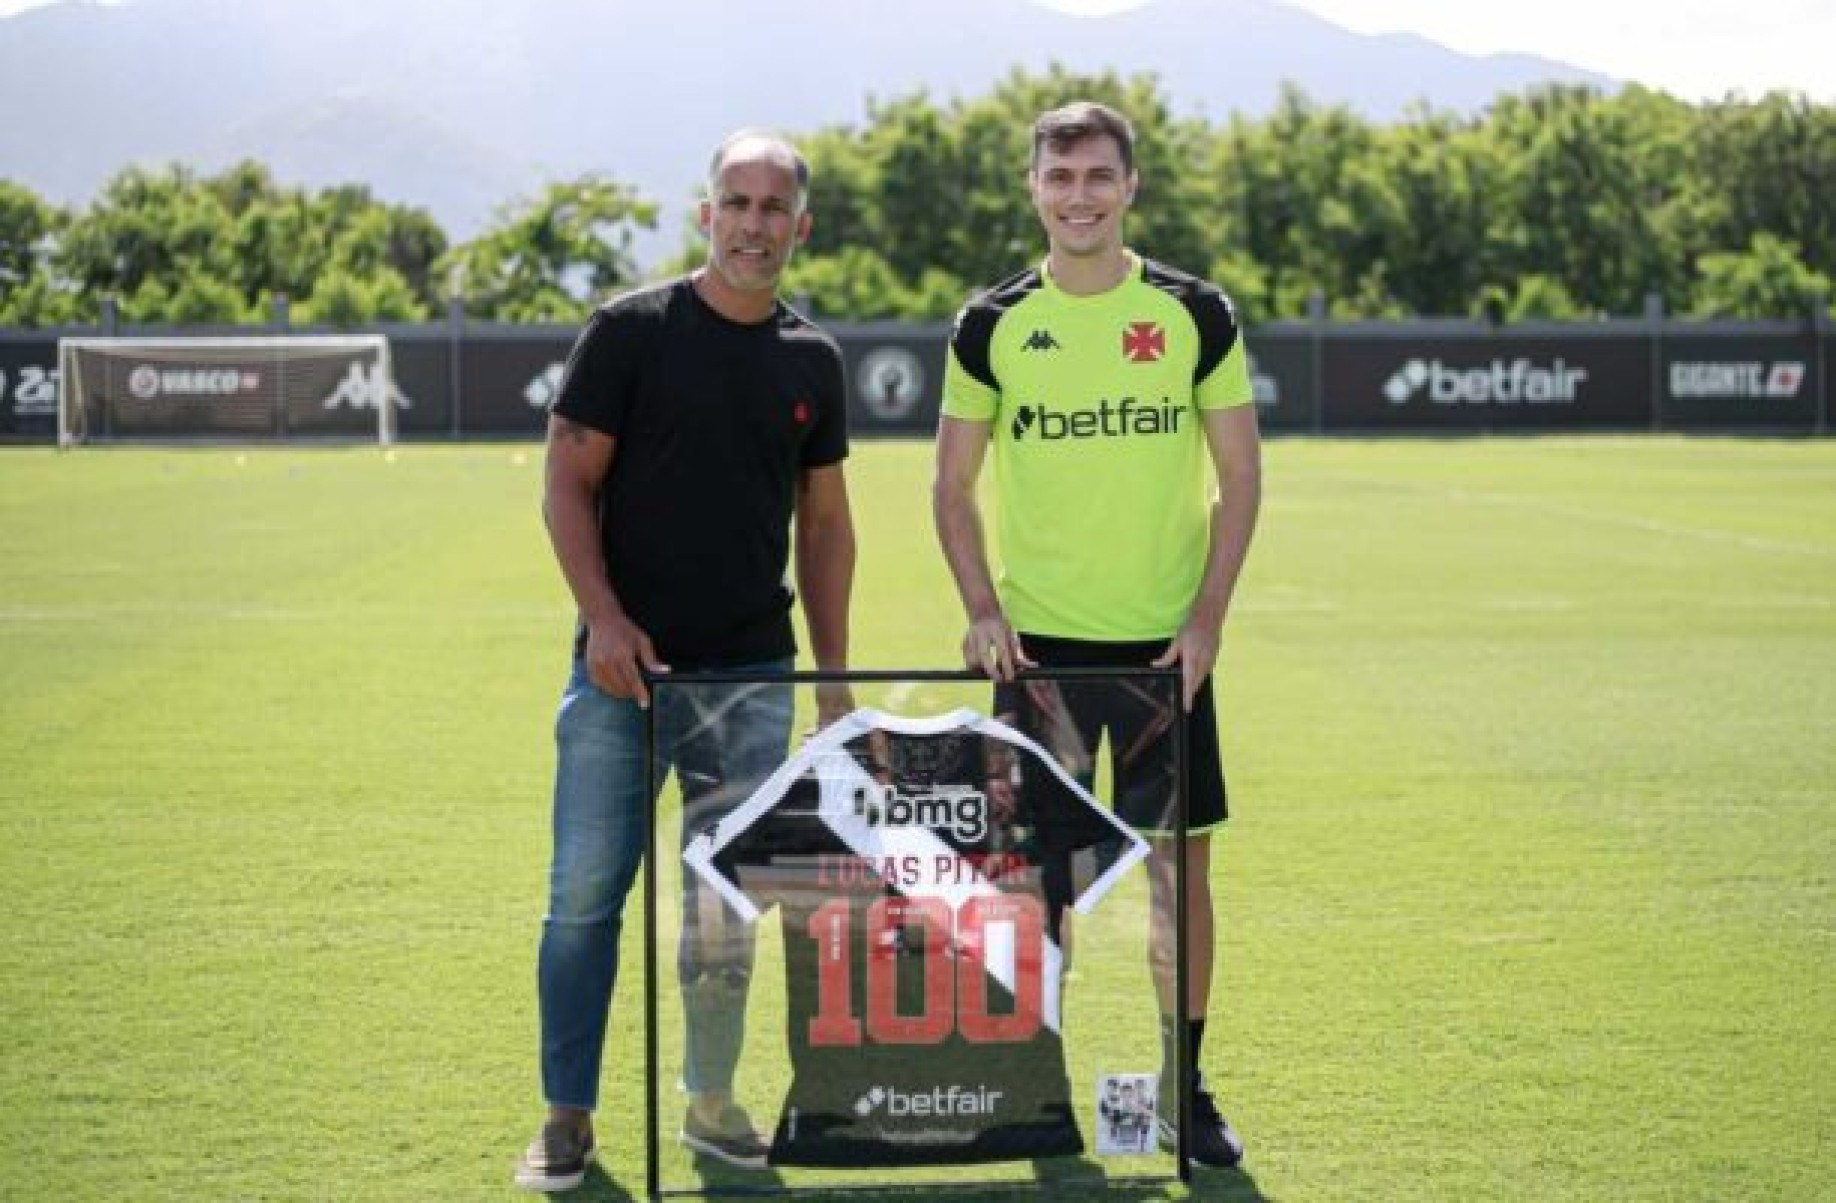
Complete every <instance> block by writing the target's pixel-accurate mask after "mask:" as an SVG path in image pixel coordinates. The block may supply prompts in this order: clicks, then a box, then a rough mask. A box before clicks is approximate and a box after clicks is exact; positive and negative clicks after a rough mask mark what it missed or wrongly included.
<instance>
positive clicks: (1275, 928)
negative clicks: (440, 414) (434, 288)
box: [0, 438, 1836, 1203]
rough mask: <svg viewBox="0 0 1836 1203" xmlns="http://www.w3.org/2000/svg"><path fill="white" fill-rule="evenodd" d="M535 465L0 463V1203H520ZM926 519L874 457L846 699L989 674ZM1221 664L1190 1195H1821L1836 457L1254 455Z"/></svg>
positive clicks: (173, 457)
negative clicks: (1259, 464) (1220, 1107)
mask: <svg viewBox="0 0 1836 1203" xmlns="http://www.w3.org/2000/svg"><path fill="white" fill-rule="evenodd" d="M538 464H539V461H538V452H537V451H536V449H534V448H532V447H527V446H517V447H507V446H483V445H466V446H455V447H444V446H442V447H422V446H410V447H407V448H405V449H403V450H401V451H400V452H399V454H398V455H397V456H396V457H395V459H394V460H393V461H392V462H391V461H385V459H384V458H383V456H382V455H381V454H379V452H378V451H377V450H376V449H374V448H368V449H338V450H326V449H317V450H309V449H296V448H281V449H265V450H248V451H237V450H234V449H223V448H215V449H200V450H153V449H132V450H130V449H106V450H96V451H89V450H85V451H81V452H78V453H75V454H71V455H61V456H60V455H57V454H55V453H53V452H50V451H47V450H26V449H14V450H9V451H6V452H4V453H0V564H3V565H4V568H3V570H0V882H4V887H5V907H4V912H3V917H0V1198H4V1199H8V1200H12V1199H20V1200H28V1199H29V1200H40V1199H46V1200H59V1201H60V1203H75V1201H78V1200H134V1201H137V1203H138V1201H142V1200H162V1199H198V1200H232V1199H233V1200H243V1199H248V1200H254V1199H264V1200H266V1199H272V1200H338V1201H344V1200H435V1199H437V1200H441V1201H443V1203H451V1201H454V1200H461V1199H487V1200H489V1199H497V1200H508V1199H511V1198H514V1197H517V1196H518V1192H515V1191H514V1190H513V1189H512V1188H511V1187H510V1186H509V1170H510V1166H511V1162H512V1160H513V1158H514V1156H515V1154H516V1152H517V1151H518V1149H519V1148H520V1147H521V1145H522V1144H523V1143H524V1142H525V1141H526V1140H527V1139H528V1137H529V1135H530V1134H531V1131H532V1128H533V1125H534V1124H535V1122H536V1120H537V1119H538V1117H539V1099H538V1092H537V1086H536V1080H535V1063H534V1042H535V1014H534V1010H535V1008H534V971H533V950H534V944H535V939H536V935H537V931H538V921H539V917H540V913H541V909H542V894H543V883H544V879H545V873H546V853H547V791H548V775H549V770H550V766H551V750H550V742H549V738H550V737H549V725H550V719H551V712H552V707H553V703H554V699H555V696H556V692H557V690H558V687H559V685H560V682H561V678H562V675H563V672H564V669H565V659H566V653H567V635H568V626H569V621H570V617H569V607H568V604H567V601H566V597H565V593H564V590H563V588H562V586H561V584H560V581H559V578H558V576H557V574H556V573H555V571H554V569H553V567H552V565H551V562H550V559H549V556H548V552H547V550H546V545H545V542H544V539H543V536H542V533H541V528H540V523H539V520H538V517H537V505H536V501H537V488H538V481H539V466H538ZM927 475H928V473H927V452H926V449H925V448H924V447H922V446H918V445H910V444H906V445H899V444H870V445H864V446H862V447H860V448H858V449H857V454H856V457H855V460H854V462H853V469H852V479H853V486H854V494H855V499H856V508H857V514H858V520H859V524H860V527H861V531H862V535H863V553H862V561H861V574H860V579H859V582H858V586H857V590H856V600H857V606H856V623H855V645H856V652H857V654H856V660H857V662H858V663H859V664H861V665H863V666H879V667H944V666H947V665H948V660H949V657H950V654H951V649H952V648H953V647H954V645H955V642H956V638H957V635H958V627H959V619H958V614H957V610H956V607H955V604H954V600H953V596H952V593H951V591H950V588H949V585H948V580H947V577H946V575H945V572H944V570H943V568H942V565H941V562H940V560H939V558H938V556H937V555H936V553H935V551H934V549H933V544H932V540H931V537H930V534H929V519H928V510H929V505H928V490H927ZM1221 663H1222V672H1223V677H1222V685H1221V688H1222V693H1221V702H1222V705H1223V711H1224V726H1225V747H1226V754H1227V757H1228V759H1229V763H1230V766H1231V773H1232V787H1233V808H1234V813H1235V818H1234V819H1233V821H1232V825H1231V830H1230V831H1229V832H1228V834H1227V835H1226V836H1225V837H1224V840H1223V844H1222V846H1221V848H1220V850H1219V853H1218V855H1217V858H1216V859H1217V861H1218V865H1217V886H1218V889H1219V891H1220V898H1221V911H1222V913H1223V915H1224V936H1223V949H1222V967H1221V972H1220V979H1219V1002H1218V1004H1217V1006H1216V1008H1215V1017H1214V1019H1213V1022H1212V1025H1211V1029H1210V1030H1211V1033H1212V1035H1210V1036H1209V1037H1208V1040H1207V1056H1206V1062H1207V1066H1208V1068H1209V1069H1211V1070H1212V1073H1213V1076H1214V1078H1216V1079H1218V1080H1219V1082H1220V1085H1221V1087H1222V1094H1223V1099H1224V1102H1225V1106H1226V1112H1227V1114H1229V1115H1230V1116H1231V1118H1232V1120H1233V1121H1234V1122H1235V1123H1236V1125H1237V1126H1238V1127H1239V1129H1240V1130H1241V1131H1242V1132H1243V1133H1244V1134H1245V1136H1246V1138H1247V1139H1248V1140H1249V1142H1250V1158H1249V1162H1248V1165H1247V1170H1248V1172H1247V1173H1246V1174H1221V1175H1202V1176H1201V1177H1200V1178H1199V1179H1198V1181H1197V1183H1196V1185H1195V1188H1194V1189H1193V1190H1192V1191H1191V1192H1190V1194H1192V1195H1194V1196H1202V1197H1222V1198H1233V1199H1256V1198H1266V1199H1271V1200H1282V1201H1295V1200H1347V1199H1380V1200H1397V1199H1448V1200H1463V1201H1464V1200H1493V1199H1496V1200H1506V1199H1513V1200H1516V1199H1521V1200H1532V1199H1534V1200H1544V1201H1546V1200H1552V1199H1561V1200H1682V1199H1689V1200H1695V1199H1701V1200H1711V1199H1712V1200H1723V1199H1741V1200H1809V1199H1815V1198H1824V1197H1828V1194H1829V1190H1830V1187H1829V1185H1828V1174H1829V1170H1830V1167H1831V1166H1832V1164H1836V821H1833V815H1832V811H1833V809H1836V739H1833V738H1832V733H1833V732H1836V722H1833V721H1832V720H1833V716H1836V442H1772V441H1757V442H1748V441H1736V440H1709V439H1689V440H1684V439H1668V438H1664V439H1658V438H1652V439H1609V438H1597V439H1595V438H1590V439H1524V440H1470V441H1466V440H1458V441H1405V440H1394V441H1387V440H1386V441H1375V442H1358V441H1278V442H1274V443H1272V444H1271V445H1270V447H1269V449H1268V452H1267V481H1266V505H1265V510H1264V517H1263V525H1262V531H1261V535H1260V537H1259V540H1258V544H1257V547H1256V549H1255V552H1254V554H1253V555H1252V558H1251V564H1250V568H1249V570H1248V572H1247V574H1246V577H1245V580H1244V583H1243V587H1242V590H1241V594H1240V599H1239V604H1238V606H1237V609H1236V612H1235V614H1234V615H1233V617H1232V620H1231V623H1230V628H1229V631H1228V634H1227V637H1226V641H1225V648H1224V653H1223V659H1222V662H1221ZM639 964H640V962H639V960H638V959H637V958H636V957H635V956H633V957H631V958H629V959H628V960H627V970H626V976H625V978H624V980H623V982H622V983H621V986H620V1006H619V1008H618V1011H617V1013H616V1014H615V1018H614V1032H613V1035H612V1038H611V1043H612V1047H613V1049H614V1055H613V1062H612V1065H611V1066H610V1067H609V1071H608V1083H607V1094H608V1096H609V1097H615V1098H617V1097H622V1098H635V1097H637V1094H638V1088H639V1081H640V1076H641V1064H642V1063H641V1041H640V1029H639V1026H638V1021H639V1017H640V1008H639V1007H638V1006H637V1005H636V1004H637V1002H638V1000H639V998H640V993H639V986H640V985H641V983H640V981H639V978H638V976H637V970H636V967H637V966H638V965H639ZM627 1115H628V1116H629V1118H628V1119H627V1120H626V1121H625V1122H623V1123H620V1122H617V1121H615V1120H614V1119H613V1118H611V1116H608V1117H607V1119H606V1120H605V1121H604V1125H603V1126H604V1128H605V1129H606V1130H605V1132H604V1135H605V1136H606V1137H608V1138H609V1139H608V1141H607V1144H608V1150H607V1152H608V1159H607V1162H606V1170H607V1176H606V1177H603V1178H599V1179H596V1180H594V1182H593V1183H592V1184H591V1186H590V1189H589V1190H587V1191H584V1192H582V1196H579V1197H587V1198H598V1199H619V1198H624V1197H626V1195H627V1194H630V1195H641V1194H642V1192H643V1166H642V1157H641V1145H640V1140H639V1136H640V1130H639V1128H638V1120H637V1117H636V1115H635V1113H629V1112H628V1113H627ZM673 1118H674V1117H673V1116H666V1119H665V1122H666V1123H671V1122H673ZM1161 1194H1165V1195H1167V1196H1169V1197H1185V1196H1186V1195H1187V1194H1188V1192H1187V1191H1186V1190H1185V1189H1184V1188H1181V1187H1178V1186H1177V1185H1175V1186H1171V1187H1168V1188H1166V1189H1165V1190H1164V1191H1163V1190H1161V1189H1159V1188H1154V1189H1146V1190H1137V1191H1135V1192H1133V1193H1132V1195H1131V1197H1138V1198H1150V1197H1158V1196H1159V1195H1161Z"/></svg>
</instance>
